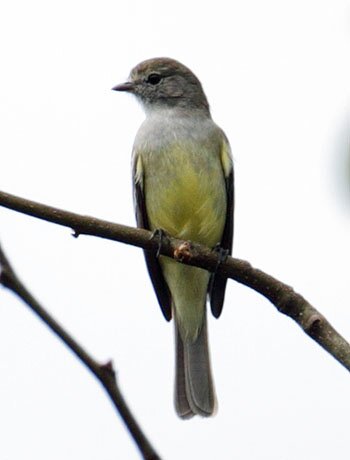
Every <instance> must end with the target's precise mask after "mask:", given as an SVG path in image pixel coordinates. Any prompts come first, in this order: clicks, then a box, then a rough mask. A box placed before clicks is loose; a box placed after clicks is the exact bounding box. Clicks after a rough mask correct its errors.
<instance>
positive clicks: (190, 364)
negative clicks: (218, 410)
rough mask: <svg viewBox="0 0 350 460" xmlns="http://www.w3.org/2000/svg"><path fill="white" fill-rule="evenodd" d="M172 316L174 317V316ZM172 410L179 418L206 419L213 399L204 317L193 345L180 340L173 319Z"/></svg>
mask: <svg viewBox="0 0 350 460" xmlns="http://www.w3.org/2000/svg"><path fill="white" fill-rule="evenodd" d="M174 316H175V315H174ZM174 319H175V321H174V322H175V343H176V375H175V407H176V412H177V414H178V415H179V417H181V418H184V419H185V418H190V417H193V416H194V415H201V416H203V417H210V416H211V415H213V413H214V412H215V406H216V399H215V391H214V385H213V379H212V375H211V368H210V360H209V349H208V333H207V319H206V315H205V318H204V321H203V326H202V328H201V330H200V332H199V335H198V337H197V338H196V340H195V341H190V340H189V339H186V340H183V339H182V337H181V335H180V331H179V328H178V325H177V322H176V316H175V318H174Z"/></svg>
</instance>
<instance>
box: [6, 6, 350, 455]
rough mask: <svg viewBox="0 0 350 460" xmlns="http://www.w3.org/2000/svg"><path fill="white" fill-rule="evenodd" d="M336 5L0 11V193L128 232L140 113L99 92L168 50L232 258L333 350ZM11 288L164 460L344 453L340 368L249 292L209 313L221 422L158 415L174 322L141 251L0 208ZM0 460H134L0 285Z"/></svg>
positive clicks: (341, 312) (346, 311)
mask: <svg viewBox="0 0 350 460" xmlns="http://www.w3.org/2000/svg"><path fill="white" fill-rule="evenodd" d="M349 45H350V2H349V1H342V0H332V1H331V0H328V1H322V0H321V1H320V0H317V1H316V0H314V1H313V0H295V1H293V2H292V1H280V0H275V1H272V0H267V1H264V2H261V1H259V0H250V1H247V0H234V1H230V2H229V1H222V0H218V1H216V2H211V3H199V2H189V1H182V0H180V1H177V2H171V3H170V2H166V1H165V0H163V1H160V0H157V1H148V2H143V1H140V0H134V1H130V2H126V1H124V2H121V1H114V2H113V1H104V0H101V1H99V2H91V1H60V2H47V1H35V0H33V1H30V2H27V1H24V0H18V1H15V0H11V1H9V0H8V1H4V2H2V5H1V9H0V56H1V73H0V126H1V135H0V151H1V177H0V188H1V189H2V190H5V191H8V192H11V193H15V194H18V195H20V196H25V197H27V198H30V199H34V200H37V201H41V202H44V203H47V204H51V205H54V206H58V207H62V208H64V209H68V210H71V211H76V212H79V213H83V214H89V215H94V216H97V217H100V218H105V219H109V220H112V221H115V222H119V223H124V224H128V225H134V217H133V208H132V197H131V179H130V152H131V147H132V142H133V138H134V135H135V133H136V130H137V129H138V126H139V124H140V123H141V121H142V119H143V114H142V112H141V109H140V108H139V106H138V105H137V103H136V102H135V101H134V100H133V99H132V98H131V97H129V96H127V95H125V94H118V93H114V92H112V91H110V88H111V87H112V86H114V85H115V84H117V83H119V82H121V81H124V79H125V78H126V77H127V75H128V73H129V70H130V68H131V67H133V66H134V65H135V64H137V63H138V62H139V61H141V60H144V59H147V58H150V57H155V56H170V57H173V58H176V59H178V60H180V61H182V62H183V63H184V64H186V65H188V66H189V67H190V68H191V69H192V70H193V71H194V72H195V73H196V74H197V75H198V77H199V78H200V80H201V81H202V83H203V86H204V89H205V91H206V93H207V96H208V99H209V101H210V103H211V107H212V114H213V117H214V119H215V121H216V122H217V123H218V124H219V125H220V126H222V128H223V129H224V130H225V132H226V134H227V136H228V137H229V139H230V142H231V145H232V150H233V154H234V158H235V168H236V202H237V207H236V215H235V221H236V226H235V227H236V230H235V244H234V252H235V255H236V256H237V257H241V258H244V259H247V260H249V261H250V262H251V263H252V264H253V265H254V266H256V267H259V268H261V269H263V270H265V271H267V272H268V273H270V274H272V275H274V276H276V277H277V278H279V279H281V280H283V281H285V282H286V283H288V284H290V285H291V286H293V287H294V288H295V289H296V290H297V291H298V292H300V293H302V294H303V295H304V296H305V297H306V298H307V299H308V300H309V301H310V302H311V303H312V304H313V305H314V306H315V307H316V308H318V309H319V310H320V311H321V312H322V313H324V314H325V315H326V316H327V318H328V319H329V320H330V321H331V322H332V324H333V325H334V326H335V327H336V328H337V329H338V330H339V331H340V332H341V333H342V334H343V335H344V336H345V337H347V338H348V339H350V294H349V260H350V245H349V230H350V193H349V182H347V179H349V177H348V176H347V174H346V168H347V167H348V168H349V132H350V117H349V115H350V111H349V101H350V88H349V81H350V63H349ZM0 228H1V232H0V238H1V241H2V243H3V245H4V247H5V249H6V251H7V253H8V255H9V257H10V258H11V260H12V262H13V263H14V265H15V267H16V269H17V270H18V273H19V274H20V276H21V278H22V279H23V281H25V283H26V285H27V286H28V287H30V288H31V290H32V292H33V293H34V294H35V295H36V296H37V297H38V299H40V300H41V301H42V303H43V304H44V305H45V306H46V307H47V309H48V310H49V311H50V312H51V313H52V314H53V315H54V316H55V317H56V318H57V319H58V320H59V321H60V322H61V323H62V324H63V325H65V326H66V327H67V328H68V330H69V331H70V332H71V333H72V334H73V335H74V336H75V337H76V338H77V339H78V340H79V341H80V342H81V343H82V344H83V345H84V346H85V347H86V348H87V349H88V351H90V352H91V353H92V354H93V355H94V356H95V357H96V358H98V359H101V360H107V359H109V358H112V359H113V361H114V363H115V366H116V368H117V370H118V376H119V382H120V386H121V389H122V391H123V392H124V395H125V397H126V399H127V401H128V402H129V403H130V406H131V408H132V410H133V411H134V413H135V415H136V416H137V418H138V420H139V422H140V424H141V425H142V427H143V428H144V429H145V431H146V433H147V434H148V435H149V437H150V439H151V441H152V442H153V443H154V445H155V446H156V448H157V450H158V452H159V453H160V454H161V455H162V456H163V458H164V459H166V460H175V459H179V458H182V459H194V458H195V459H199V458H200V459H208V460H209V459H213V458H220V459H221V460H231V459H240V460H265V459H266V460H295V459H298V460H304V459H305V460H313V459H317V460H325V459H327V460H328V459H329V458H337V460H345V459H348V458H349V455H350V450H349V449H350V448H349V421H350V420H349V419H350V416H349V414H350V399H349V384H350V380H349V374H348V372H347V371H346V370H344V369H343V368H342V367H341V366H340V365H339V364H338V363H337V362H336V361H335V360H334V359H333V358H332V357H331V356H329V355H328V354H327V353H326V352H324V351H323V350H322V349H321V348H320V347H319V346H318V345H316V344H315V343H313V342H312V341H311V340H310V339H309V338H308V337H307V336H306V335H304V334H303V333H302V331H301V330H300V329H299V328H298V326H297V325H296V324H294V323H293V321H291V320H290V319H288V318H286V317H283V316H282V315H280V314H279V313H277V312H276V310H275V309H274V307H273V306H272V305H271V304H270V303H269V302H268V301H267V300H265V299H264V298H262V297H261V296H259V295H258V294H256V293H255V292H253V291H251V290H249V289H248V288H245V287H244V286H240V285H238V284H236V283H234V282H230V283H229V288H228V292H227V298H226V304H225V308H224V313H223V315H222V317H221V319H220V320H219V321H216V320H214V319H213V320H212V319H211V320H210V323H209V328H210V342H211V354H212V362H213V369H214V375H215V382H216V389H217V395H218V400H219V412H218V414H217V416H216V417H215V418H213V419H210V420H204V419H193V420H191V421H187V422H184V421H181V420H179V419H178V418H177V417H176V415H175V412H174V409H173V366H174V363H173V360H174V356H173V326H172V324H167V323H166V322H165V321H164V320H163V317H162V315H161V312H160V310H159V307H158V306H157V302H156V298H155V296H154V293H153V291H152V287H151V284H150V282H149V279H148V276H147V272H146V269H145V265H144V262H143V257H142V253H141V251H140V250H138V249H136V248H132V247H127V246H124V245H121V244H116V243H112V242H109V241H103V240H99V239H97V238H91V237H81V238H79V239H78V240H75V239H73V238H72V237H71V236H70V231H69V230H68V229H64V228H61V227H58V226H55V225H52V224H49V223H45V222H41V221H37V220H35V219H33V218H30V217H25V216H22V215H19V214H16V213H14V212H11V211H7V210H3V209H0ZM0 375H1V391H0V408H1V409H0V433H1V442H0V458H1V459H2V460H17V459H19V458H29V459H30V458H35V459H36V460H41V459H42V460H44V459H45V460H46V459H50V460H61V459H65V460H73V459H77V458H79V459H85V460H95V459H101V460H102V459H103V460H109V459H116V458H118V459H128V460H133V459H138V458H139V454H138V451H137V450H136V448H135V446H134V444H133V441H132V440H131V439H130V438H129V435H128V434H127V432H126V431H125V429H124V427H123V425H122V423H121V421H120V419H119V417H118V416H117V415H115V413H114V409H113V408H112V406H111V404H110V402H109V400H108V399H107V397H106V396H105V394H104V391H103V390H102V389H101V388H100V386H99V384H98V383H97V382H96V381H95V379H94V378H93V377H92V376H90V374H88V373H87V371H86V370H85V368H83V367H82V366H81V364H80V363H79V362H78V361H77V360H76V359H75V358H74V357H72V355H71V353H70V352H69V351H67V349H66V348H65V347H64V346H63V345H62V344H61V343H60V342H59V341H58V340H57V339H56V337H54V336H53V335H52V334H51V333H50V332H49V331H48V330H47V328H46V327H45V326H44V325H43V324H42V323H41V322H39V321H38V320H37V319H36V318H35V317H34V316H33V314H32V313H31V312H28V310H27V309H26V307H25V306H23V305H22V303H21V302H20V301H18V300H17V299H16V298H15V297H14V296H13V295H12V294H11V293H9V292H7V291H5V290H3V289H2V290H1V291H0Z"/></svg>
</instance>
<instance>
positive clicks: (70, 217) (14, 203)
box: [0, 192, 350, 371]
mask: <svg viewBox="0 0 350 460" xmlns="http://www.w3.org/2000/svg"><path fill="white" fill-rule="evenodd" d="M0 206H3V207H6V208H9V209H12V210H15V211H18V212H21V213H24V214H27V215H30V216H33V217H37V218H39V219H43V220H46V221H48V222H54V223H56V224H58V225H62V226H65V227H70V228H72V229H73V230H74V232H75V235H76V236H79V235H82V234H85V235H93V236H97V237H100V238H106V239H110V240H114V241H119V242H122V243H126V244H131V245H133V246H137V247H140V248H143V249H148V250H153V251H159V253H160V254H162V255H165V256H168V257H171V258H173V259H176V260H178V261H179V262H182V263H185V264H188V265H194V266H197V267H201V268H204V269H206V270H209V271H211V272H214V271H216V270H217V272H218V273H221V274H223V275H225V276H227V277H228V278H231V279H233V280H235V281H237V282H239V283H241V284H244V285H245V286H247V287H249V288H251V289H254V290H255V291H256V292H259V293H260V294H262V295H263V296H265V297H266V298H267V299H268V300H270V302H272V303H273V305H275V307H276V308H277V309H278V311H280V312H281V313H283V314H285V315H287V316H289V317H290V318H292V319H294V321H296V322H297V323H298V324H299V326H300V327H301V328H302V329H303V330H304V331H305V332H306V334H308V335H309V336H310V337H311V338H312V339H313V340H315V341H316V342H317V343H318V344H319V345H321V346H322V347H323V348H324V349H325V350H326V351H328V352H329V353H330V354H331V355H332V356H333V357H334V358H335V359H336V360H337V361H339V362H340V363H341V364H342V365H343V366H344V367H345V368H346V369H348V370H349V371H350V345H349V343H348V342H347V341H346V340H345V339H344V338H343V337H342V336H341V335H340V334H339V333H338V332H337V331H336V330H335V329H334V328H333V326H332V325H331V324H330V323H329V322H328V321H327V319H326V318H325V317H324V316H323V315H322V314H321V313H320V312H318V311H317V310H316V309H315V308H314V307H313V306H312V305H310V303H309V302H307V301H306V300H305V299H304V298H303V297H302V296H301V295H300V294H298V293H296V292H295V291H294V290H293V289H292V288H291V287H290V286H288V285H286V284H284V283H282V282H281V281H279V280H277V279H276V278H273V277H272V276H270V275H268V274H267V273H264V272H263V271H261V270H258V269H256V268H253V267H252V266H251V265H250V264H249V262H246V261H244V260H241V259H236V258H233V257H228V258H227V260H226V261H225V262H220V260H219V255H218V254H217V253H216V252H215V251H211V250H210V249H208V248H206V247H203V246H201V245H198V244H194V243H191V242H186V241H182V240H177V239H175V238H170V237H168V238H161V240H160V239H159V238H158V237H152V233H151V232H149V231H147V230H143V229H137V228H133V227H127V226H125V225H119V224H114V223H112V222H108V221H104V220H101V219H96V218H94V217H88V216H82V215H79V214H75V213H72V212H68V211H63V210H61V209H57V208H54V207H51V206H47V205H43V204H40V203H36V202H34V201H30V200H27V199H24V198H20V197H17V196H14V195H10V194H9V193H5V192H0Z"/></svg>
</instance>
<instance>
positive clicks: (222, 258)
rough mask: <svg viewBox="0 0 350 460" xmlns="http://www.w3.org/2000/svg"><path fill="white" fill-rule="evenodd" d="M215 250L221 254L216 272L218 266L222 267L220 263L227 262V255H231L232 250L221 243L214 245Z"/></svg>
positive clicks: (216, 269)
mask: <svg viewBox="0 0 350 460" xmlns="http://www.w3.org/2000/svg"><path fill="white" fill-rule="evenodd" d="M213 251H214V252H216V253H217V254H218V256H219V258H218V262H217V264H216V267H215V270H214V273H216V272H217V271H218V268H219V267H220V264H222V263H223V262H225V261H226V259H227V257H228V256H229V255H230V251H229V250H228V249H224V248H222V247H221V246H220V244H219V243H218V244H217V245H216V246H215V247H214V249H213Z"/></svg>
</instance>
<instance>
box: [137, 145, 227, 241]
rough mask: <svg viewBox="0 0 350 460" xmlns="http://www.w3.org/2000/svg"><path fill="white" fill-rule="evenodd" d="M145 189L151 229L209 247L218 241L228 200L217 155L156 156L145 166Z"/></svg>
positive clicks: (179, 154) (178, 154) (221, 232)
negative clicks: (152, 161) (160, 230)
mask: <svg viewBox="0 0 350 460" xmlns="http://www.w3.org/2000/svg"><path fill="white" fill-rule="evenodd" d="M175 158H176V161H174V159H175ZM155 168H157V169H155ZM144 186H145V198H146V209H147V215H148V220H149V224H150V227H151V229H152V230H154V229H159V228H160V229H163V230H165V231H166V232H167V233H169V234H170V235H171V236H174V237H177V238H180V239H185V240H191V241H195V242H198V243H201V244H204V245H206V246H209V247H214V246H215V245H216V244H217V243H219V242H220V241H221V238H222V234H223V230H224V225H225V220H226V212H227V209H226V208H227V199H226V188H225V180H224V176H223V172H222V167H221V163H220V159H219V156H217V157H213V158H212V157H209V156H205V155H204V156H203V157H202V158H201V157H198V156H191V155H188V154H186V153H185V152H184V153H182V154H181V153H179V152H177V154H176V155H174V154H173V155H166V156H164V158H159V156H158V158H157V161H155V162H154V164H148V165H147V168H146V174H145V184H144Z"/></svg>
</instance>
